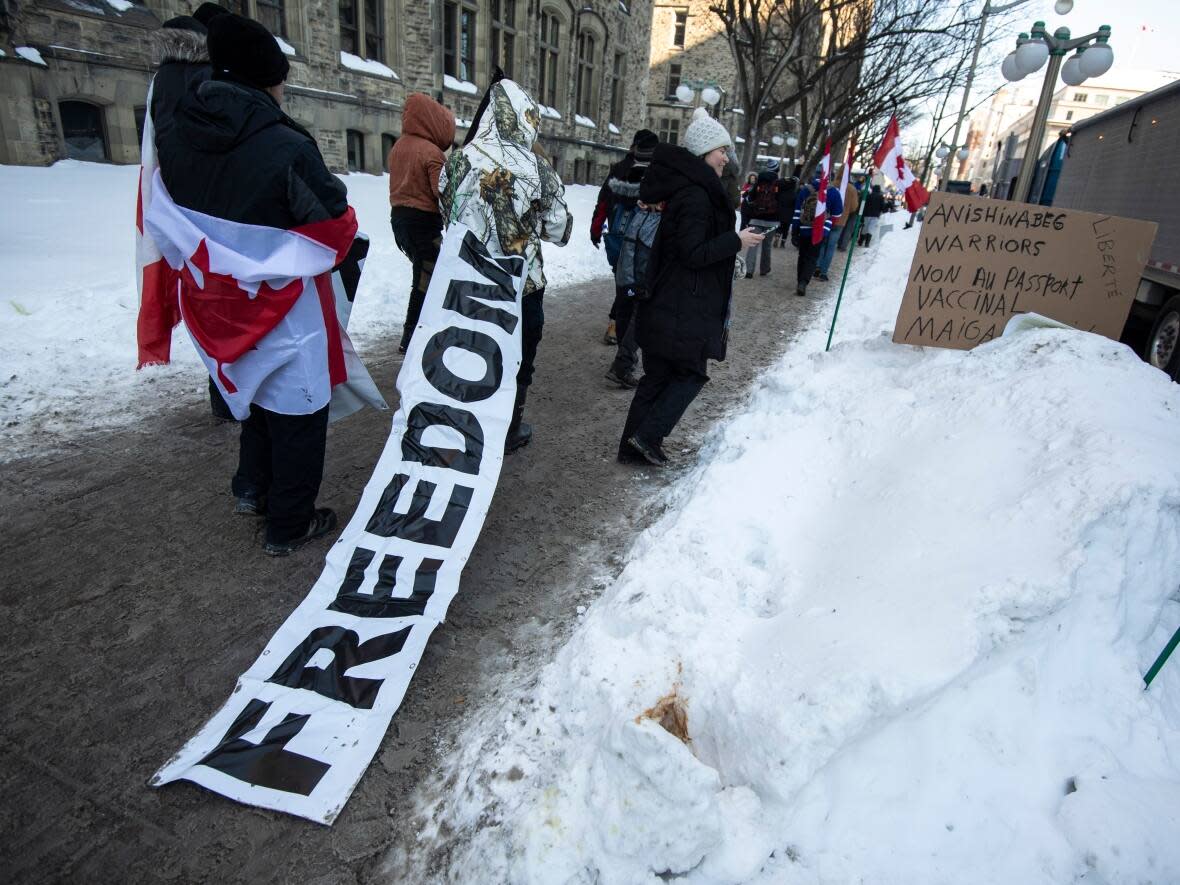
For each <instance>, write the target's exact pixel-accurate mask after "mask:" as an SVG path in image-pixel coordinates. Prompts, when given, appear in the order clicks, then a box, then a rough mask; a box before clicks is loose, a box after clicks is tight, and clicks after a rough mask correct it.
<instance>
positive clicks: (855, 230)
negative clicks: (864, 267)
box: [824, 174, 873, 353]
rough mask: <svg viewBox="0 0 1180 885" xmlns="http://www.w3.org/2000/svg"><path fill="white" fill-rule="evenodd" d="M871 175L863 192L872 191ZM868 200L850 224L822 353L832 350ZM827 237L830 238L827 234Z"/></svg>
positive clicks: (861, 201) (861, 203) (863, 203)
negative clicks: (829, 325) (846, 255)
mask: <svg viewBox="0 0 1180 885" xmlns="http://www.w3.org/2000/svg"><path fill="white" fill-rule="evenodd" d="M872 181H873V178H872V175H871V174H870V175H869V176H867V177H866V178H865V190H871V189H872ZM867 202H868V200H867V199H866V198H865V197H861V200H860V209H859V211H858V212H857V213H856V221H854V222H852V241H851V242H850V243H849V245H848V258H847V259H846V260H845V261H844V275H843V276H841V277H840V294H839V295H837V296H836V310H835V312H834V313H833V314H832V328H830V329H828V343H827V344H826V345H824V353H827V352H828V351H829V350H831V349H832V336H833V335H834V334H836V317H838V316H840V302H841V301H842V300H843V298H844V286H845V285H847V283H848V268H850V267H852V253H853V252H855V251H856V240H857V237H859V236H860V220H861V219H862V218H864V214H865V203H867ZM828 236H831V234H829V235H828Z"/></svg>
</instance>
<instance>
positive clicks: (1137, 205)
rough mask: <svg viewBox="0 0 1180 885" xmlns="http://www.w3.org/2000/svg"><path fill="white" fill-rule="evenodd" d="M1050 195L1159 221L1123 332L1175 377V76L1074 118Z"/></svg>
mask: <svg viewBox="0 0 1180 885" xmlns="http://www.w3.org/2000/svg"><path fill="white" fill-rule="evenodd" d="M1052 203H1053V205H1054V206H1061V207H1063V208H1066V209H1082V210H1085V211H1086V212H1102V213H1106V214H1109V215H1120V216H1123V217H1124V218H1142V219H1145V220H1147V221H1154V222H1156V223H1158V224H1159V233H1158V234H1157V235H1156V238H1155V245H1154V246H1153V247H1152V250H1151V258H1150V260H1149V261H1148V263H1147V267H1146V268H1145V269H1144V271H1143V278H1142V280H1140V283H1139V290H1138V292H1137V293H1136V295H1135V303H1134V305H1133V306H1132V308H1131V315H1130V317H1129V318H1128V320H1127V327H1126V329H1125V330H1124V331H1123V338H1122V340H1123V341H1124V342H1126V343H1128V344H1130V345H1131V346H1132V347H1134V348H1135V349H1136V350H1137V351H1138V352H1139V353H1140V354H1141V355H1142V356H1143V358H1144V359H1145V360H1147V361H1148V362H1149V363H1151V364H1152V365H1153V366H1156V367H1157V368H1159V369H1162V370H1163V371H1165V372H1167V373H1168V374H1169V375H1171V376H1172V378H1173V379H1175V380H1177V381H1180V81H1177V82H1175V83H1171V84H1169V85H1168V86H1164V87H1162V88H1160V89H1156V90H1155V91H1153V92H1148V93H1146V94H1144V95H1141V96H1139V97H1138V98H1134V99H1132V100H1130V101H1128V102H1126V103H1125V104H1121V105H1119V106H1118V107H1115V108H1112V109H1111V110H1109V111H1105V112H1103V113H1101V114H1097V115H1095V116H1093V117H1090V118H1089V119H1087V120H1083V121H1082V122H1080V123H1078V124H1077V125H1075V126H1074V127H1073V129H1072V133H1071V135H1070V138H1069V150H1068V153H1067V154H1066V157H1065V160H1064V162H1063V164H1062V167H1061V171H1060V177H1059V178H1058V179H1057V182H1056V189H1055V191H1054V193H1053V195H1052Z"/></svg>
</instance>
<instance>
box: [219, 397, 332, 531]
mask: <svg viewBox="0 0 1180 885" xmlns="http://www.w3.org/2000/svg"><path fill="white" fill-rule="evenodd" d="M327 441H328V407H327V406H324V407H323V408H322V409H320V410H319V411H318V412H312V413H311V414H310V415H280V414H279V413H278V412H271V411H269V410H267V409H264V408H262V407H261V406H250V417H249V418H247V419H246V420H245V421H243V422H242V438H241V443H240V448H239V454H238V472H237V473H235V474H234V479H233V492H234V494H235V495H237V496H239V497H241V496H242V495H257V496H265V497H266V498H267V502H268V503H267V521H266V540H267V541H270V542H273V543H277V544H281V543H284V542H286V541H291V540H294V539H295V538H298V537H299V536H300V535H302V534H303V533H304V532H305V531H307V526H308V524H309V523H310V522H311V518H312V516H313V515H314V513H315V499H316V495H317V494H319V491H320V480H321V479H322V478H323V475H324V449H325V448H326V446H327Z"/></svg>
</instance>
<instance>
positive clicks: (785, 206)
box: [777, 175, 799, 249]
mask: <svg viewBox="0 0 1180 885" xmlns="http://www.w3.org/2000/svg"><path fill="white" fill-rule="evenodd" d="M798 191H799V179H798V178H797V177H796V176H794V175H792V176H791V177H790V178H785V177H784V178H780V179H779V182H778V223H779V229H778V234H777V243H778V247H779V248H780V249H781V248H783V247H784V246H786V245H787V239H788V236H789V234H790V230H791V223H792V222H793V221H794V220H795V196H796V195H797V193H798Z"/></svg>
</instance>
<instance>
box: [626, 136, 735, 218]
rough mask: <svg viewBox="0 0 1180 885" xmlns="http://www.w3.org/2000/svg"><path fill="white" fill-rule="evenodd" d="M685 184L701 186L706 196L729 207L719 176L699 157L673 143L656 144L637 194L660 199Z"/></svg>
mask: <svg viewBox="0 0 1180 885" xmlns="http://www.w3.org/2000/svg"><path fill="white" fill-rule="evenodd" d="M689 185H696V186H698V187H703V188H704V189H705V192H706V193H707V194H708V195H709V199H710V200H711V201H712V202H713V203H715V204H716V205H718V206H720V207H723V208H727V209H728V208H732V207H731V206H730V203H729V201H728V200H727V199H726V198H725V188H724V187H722V185H721V177H720V176H719V175H718V174H717V173H716V172H714V171H713V169H712V167H711V166H709V164H708V163H706V162H705V161H704V160H702V159H701V158H700V157H698V156H696V155H694V154H691V153H689V152H688V151H687V150H686V149H685V148H682V147H680V146H679V145H674V144H660V145H659V146H658V147H656V150H655V154H654V156H653V157H652V161H651V166H650V167H648V170H647V174H646V175H644V176H643V183H642V184H640V186H639V198H640V199H641V200H643V202H645V203H662V202H663V201H664V200H667V199H670V198H671V197H672V195H673V194H674V193H676V192H677V191H678V190H681V189H682V188H685V187H687V186H689Z"/></svg>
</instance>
